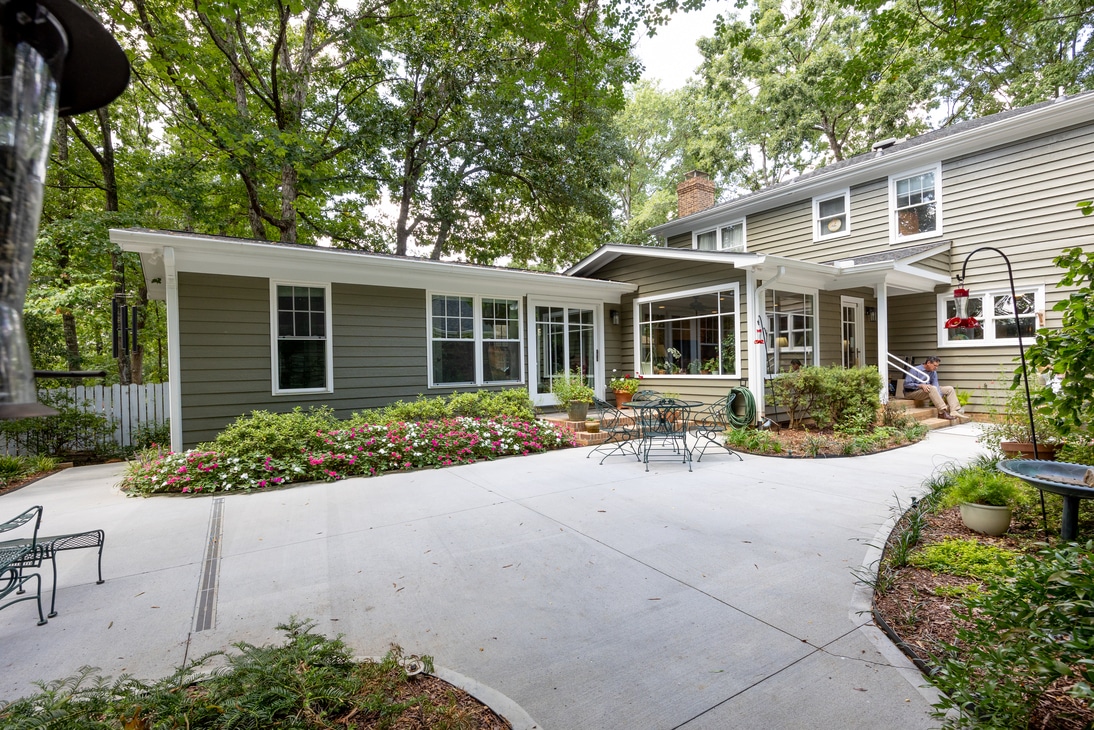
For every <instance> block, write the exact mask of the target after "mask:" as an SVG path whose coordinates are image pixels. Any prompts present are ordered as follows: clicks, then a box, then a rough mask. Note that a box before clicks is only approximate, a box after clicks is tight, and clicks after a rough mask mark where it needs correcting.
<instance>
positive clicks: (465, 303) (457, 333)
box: [429, 294, 523, 386]
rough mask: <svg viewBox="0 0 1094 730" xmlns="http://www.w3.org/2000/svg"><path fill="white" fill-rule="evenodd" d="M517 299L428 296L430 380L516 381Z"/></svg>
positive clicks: (436, 383) (519, 377) (518, 375)
mask: <svg viewBox="0 0 1094 730" xmlns="http://www.w3.org/2000/svg"><path fill="white" fill-rule="evenodd" d="M521 343H522V339H521V318H520V300H518V299H502V298H494V297H478V296H468V295H457V294H432V295H430V338H429V345H430V384H431V385H434V386H450V385H490V384H495V383H519V382H521V381H522V378H523V370H522V367H521V352H522V348H521Z"/></svg>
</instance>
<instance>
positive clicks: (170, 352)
mask: <svg viewBox="0 0 1094 730" xmlns="http://www.w3.org/2000/svg"><path fill="white" fill-rule="evenodd" d="M163 270H164V284H165V285H166V287H167V394H168V395H167V417H168V418H170V419H171V450H172V451H182V356H181V355H180V353H179V350H180V349H181V348H180V347H179V337H180V335H179V275H178V270H177V269H176V267H175V249H174V248H173V247H171V246H164V247H163Z"/></svg>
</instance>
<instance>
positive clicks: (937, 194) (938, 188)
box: [888, 162, 943, 245]
mask: <svg viewBox="0 0 1094 730" xmlns="http://www.w3.org/2000/svg"><path fill="white" fill-rule="evenodd" d="M925 172H933V173H934V207H935V227H934V230H933V231H925V232H923V233H916V234H914V235H911V236H900V235H897V230H898V229H897V223H896V220H897V217H896V183H897V180H904V179H905V178H909V177H915V176H916V175H922V174H923V173H925ZM888 215H889V243H890V244H893V245H895V244H898V243H907V242H909V241H920V240H924V239H928V238H939V237H941V236H942V230H943V228H942V226H943V221H942V163H941V162H936V163H935V164H933V165H928V166H926V167H917V168H915V169H912V170H903V171H901V173H900V174H898V175H890V176H889V208H888Z"/></svg>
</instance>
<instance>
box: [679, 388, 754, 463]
mask: <svg viewBox="0 0 1094 730" xmlns="http://www.w3.org/2000/svg"><path fill="white" fill-rule="evenodd" d="M736 396H737V394H736V393H735V392H733V391H732V390H731V391H730V392H729V394H728V395H727V396H725V397H724V398H719V399H718V400H716V401H714V402H713V403H710V404H708V405H706V406H703V407H702V408H697V409H695V410H693V411H692V412H691V417H692V427H693V428H694V429H695V442H696V443H697V444H700V446H699V449H698V451H699V455H698V457H696V459H695V460H696V461H702V460H703V454H705V453H706V451H707V447H708V446H710V445H711V444H714V445H716V446H721V447H722V448H724V449H725V450H726V451H728V452H729V453H731V454H733V455H734V456H736V457H737V459H738V461H744V459H743V458H741V455H740V454H738V453H737V452H736V451H734V450H733V449H731V448H729V446H727V445H726V437H725V433H726V431H728V430H729V429H730V428H733V425H732V424H731V423H730V420H729V416H730V413H732V410H731V409H732V408H733V401H734V399H735V398H736Z"/></svg>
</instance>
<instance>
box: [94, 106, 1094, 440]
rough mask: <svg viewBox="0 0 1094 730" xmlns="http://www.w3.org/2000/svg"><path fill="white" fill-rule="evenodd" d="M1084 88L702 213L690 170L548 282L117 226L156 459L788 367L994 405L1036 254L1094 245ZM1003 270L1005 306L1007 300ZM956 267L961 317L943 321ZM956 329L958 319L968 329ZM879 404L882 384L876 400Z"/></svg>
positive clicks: (889, 146)
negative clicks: (161, 383)
mask: <svg viewBox="0 0 1094 730" xmlns="http://www.w3.org/2000/svg"><path fill="white" fill-rule="evenodd" d="M1092 173H1094V93H1088V94H1082V95H1079V96H1075V97H1070V98H1061V99H1059V100H1057V101H1054V102H1048V103H1045V104H1039V105H1036V106H1032V107H1027V108H1023V109H1016V110H1012V111H1008V112H1004V113H1001V114H996V115H993V116H990V117H985V118H983V119H978V120H974V121H970V122H965V123H962V124H955V125H953V126H950V127H947V128H944V129H940V130H937V131H934V132H930V133H928V134H925V135H922V136H919V137H915V138H912V139H906V140H882V141H879V142H878V143H876V144H875V146H874V149H873V150H872V151H871V152H869V153H867V154H864V155H860V156H857V157H854V158H851V159H848V160H844V161H841V162H838V163H836V164H832V165H829V166H827V167H823V168H820V169H817V170H814V171H812V172H809V173H807V174H805V175H802V176H800V177H798V178H795V179H793V180H790V181H787V182H784V183H780V184H778V185H774V186H772V187H769V188H765V189H762V190H759V191H757V192H755V193H750V194H748V195H743V196H740V197H737V198H734V199H732V200H729V201H727V202H724V203H720V204H716V202H715V189H714V184H713V182H712V181H711V180H710V179H709V178H707V177H706V176H705V175H702V174H701V173H694V174H690V175H689V176H688V177H687V178H686V179H685V180H684V181H683V182H681V184H680V186H679V187H678V195H679V214H678V216H677V217H676V219H675V220H673V221H671V222H669V223H666V224H664V225H661V226H658V227H656V228H654V229H653V230H652V231H651V232H652V233H653V234H654V235H655V236H656V238H657V240H658V241H659V244H660V245H657V246H626V245H606V246H602V247H601V248H599V249H597V250H596V251H595V252H593V253H592V254H590V255H589V256H587V257H586V258H584V259H583V260H581V261H579V262H577V263H576V264H575V265H573V266H572V267H570V268H569V269H568V270H567V271H565V272H562V273H544V272H536V271H520V270H515V269H509V268H501V267H486V266H474V265H468V264H462V263H455V262H444V261H432V260H425V259H415V258H407V257H399V256H389V255H382V254H373V253H365V252H359V251H347V250H341V249H332V248H324V247H316V246H297V245H290V244H280V243H270V242H265V241H251V240H245V239H233V238H225V237H218V236H203V235H196V234H191V233H183V232H173V231H149V230H115V231H111V240H112V241H114V242H115V243H117V244H118V245H119V246H120V247H121V248H122V249H123V250H125V251H131V252H137V253H139V254H140V256H141V262H142V265H143V268H144V275H145V280H146V284H147V285H148V291H149V296H151V297H153V298H160V299H164V300H166V302H167V314H168V349H169V373H170V398H171V404H170V408H171V413H172V448H175V449H179V448H182V447H184V446H192V445H194V444H196V443H198V442H201V441H205V440H208V439H211V438H212V437H213V436H214V435H215V434H216V433H217V432H218V431H219V430H221V429H222V428H223V427H224V426H225V425H227V424H228V423H230V422H231V421H232V420H234V419H235V418H237V417H238V416H240V415H243V414H246V413H248V412H250V411H252V410H256V409H265V410H273V411H284V410H291V409H292V408H294V407H297V406H305V407H306V406H310V405H328V406H330V407H332V408H333V409H334V410H335V412H336V413H338V414H339V415H343V416H345V415H349V414H350V413H352V412H353V411H356V410H361V409H364V408H370V407H374V406H380V405H384V404H387V403H390V402H392V401H395V400H399V399H413V398H414V397H416V396H418V395H437V394H444V393H450V392H453V391H456V390H475V389H479V388H504V387H513V386H524V387H527V388H528V390H529V393H530V395H531V396H532V398H533V399H534V400H535V402H536V403H537V404H539V405H548V404H551V403H552V402H553V399H552V396H551V394H550V385H551V382H552V381H553V379H555V378H557V377H559V376H560V375H562V374H564V373H566V372H567V371H571V370H580V371H581V372H583V373H584V374H585V376H586V377H587V378H588V379H589V381H590V383H591V384H592V385H593V386H594V388H595V389H596V391H597V393H598V394H599V395H601V396H607V395H608V392H609V389H608V387H607V386H608V382H609V380H610V379H611V378H612V377H613V376H620V375H623V374H637V375H640V376H641V377H642V378H643V379H644V385H645V387H647V388H650V389H655V390H660V391H662V392H666V391H669V392H675V393H679V394H680V395H682V396H687V397H695V398H699V399H703V400H708V401H712V400H714V399H716V398H719V397H721V396H723V395H725V394H726V393H727V392H728V391H729V389H731V388H735V387H747V388H748V389H749V391H750V392H751V393H752V394H753V395H754V396H755V398H756V401H757V410H758V413H759V415H760V416H761V417H762V416H763V415H764V414H765V413H767V412H770V413H771V414H775V413H776V411H777V409H776V406H777V404H769V403H766V402H765V399H766V393H767V392H768V385H769V383H770V381H771V379H772V378H777V377H779V374H780V373H782V372H785V371H787V370H790V369H793V368H796V367H798V366H799V365H834V366H840V367H855V366H872V367H877V368H879V370H880V371H881V372H882V374H883V381H884V382H886V383H888V382H896V383H897V384H898V385H897V388H896V392H899V390H900V388H899V381H900V380H901V379H902V378H903V372H902V371H903V370H905V369H907V367H908V366H909V364H911V363H917V362H922V360H923V359H924V358H926V357H927V356H930V355H938V356H939V357H941V358H942V368H941V370H940V377H941V379H942V380H943V382H944V383H946V384H950V385H954V386H956V387H957V388H958V389H959V390H962V391H965V392H967V393H968V394H969V395H970V398H971V400H970V404H969V406H968V409H969V410H971V411H973V412H977V411H979V412H987V411H990V410H991V409H992V408H993V407H997V406H998V405H1000V404H1001V402H1002V400H1003V398H1004V397H1005V390H1006V387H1007V384H1008V383H1009V381H1010V376H1011V373H1012V372H1013V370H1014V367H1015V363H1014V361H1015V358H1016V356H1017V348H1018V339H1019V334H1021V336H1023V337H1026V338H1032V336H1033V335H1034V333H1035V331H1036V329H1037V328H1039V327H1043V326H1047V327H1052V326H1058V325H1059V319H1058V315H1057V314H1056V313H1055V312H1054V311H1053V308H1052V307H1053V305H1054V304H1055V303H1056V302H1057V301H1060V300H1061V299H1062V298H1065V297H1066V296H1067V295H1068V294H1069V290H1068V289H1066V288H1058V287H1057V286H1056V284H1057V282H1058V280H1059V277H1060V273H1061V272H1060V271H1059V270H1058V269H1057V268H1056V267H1055V266H1054V264H1053V258H1054V257H1055V256H1056V255H1057V254H1059V253H1060V252H1061V251H1062V250H1063V249H1064V248H1068V247H1074V246H1079V247H1085V248H1090V247H1092V246H1094V219H1084V218H1083V217H1082V216H1081V215H1080V214H1079V211H1078V209H1077V208H1076V203H1077V202H1078V201H1080V200H1085V199H1089V198H1090V197H1091V194H1092V191H1091V180H1092V179H1094V175H1092ZM1011 274H1013V293H1012V288H1011V276H1010V275H1011ZM962 275H964V279H963V284H964V287H965V288H966V289H968V291H969V299H968V314H969V315H971V316H973V317H975V318H976V320H977V323H976V326H971V327H970V326H963V327H947V326H946V324H947V322H948V321H950V320H953V318H954V317H955V315H956V305H955V300H954V294H953V290H954V288H955V286H956V285H957V284H958V282H959V277H961V276H962ZM965 324H966V325H967V324H968V322H966V323H965ZM888 396H889V389H888V388H887V387H883V392H882V397H883V398H887V397H888Z"/></svg>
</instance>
